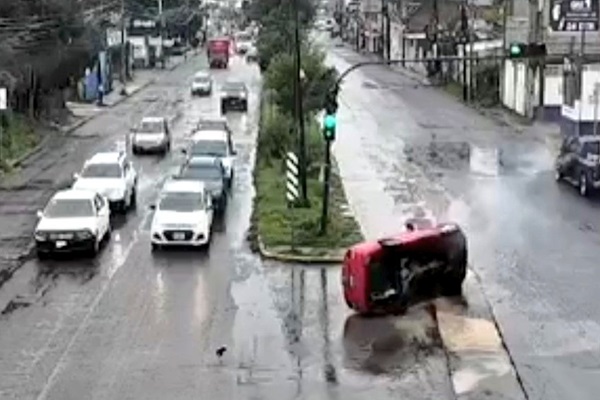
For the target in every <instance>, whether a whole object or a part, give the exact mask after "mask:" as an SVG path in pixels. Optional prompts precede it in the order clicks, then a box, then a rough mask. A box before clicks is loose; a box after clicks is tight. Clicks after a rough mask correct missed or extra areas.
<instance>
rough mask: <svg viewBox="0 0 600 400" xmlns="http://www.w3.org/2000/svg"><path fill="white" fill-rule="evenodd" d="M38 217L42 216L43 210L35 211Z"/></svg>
mask: <svg viewBox="0 0 600 400" xmlns="http://www.w3.org/2000/svg"><path fill="white" fill-rule="evenodd" d="M37 216H38V218H42V217H43V216H44V212H43V211H42V210H38V211H37Z"/></svg>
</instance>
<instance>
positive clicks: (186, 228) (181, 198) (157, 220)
mask: <svg viewBox="0 0 600 400" xmlns="http://www.w3.org/2000/svg"><path fill="white" fill-rule="evenodd" d="M152 208H153V209H154V210H155V213H154V218H153V219H152V228H151V232H152V239H151V240H152V250H157V249H158V248H160V247H162V246H173V245H174V246H193V247H207V246H208V245H209V244H210V238H211V231H212V224H213V205H212V198H211V195H210V193H209V192H208V191H207V190H206V187H205V186H204V183H203V182H201V181H190V180H177V179H175V180H170V181H167V182H166V183H165V185H164V186H163V188H162V191H161V193H160V198H159V200H158V204H157V205H153V206H152Z"/></svg>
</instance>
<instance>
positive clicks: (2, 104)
mask: <svg viewBox="0 0 600 400" xmlns="http://www.w3.org/2000/svg"><path fill="white" fill-rule="evenodd" d="M7 108H8V91H7V90H6V88H0V111H5V110H6V109H7Z"/></svg>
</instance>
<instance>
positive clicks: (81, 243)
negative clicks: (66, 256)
mask: <svg viewBox="0 0 600 400" xmlns="http://www.w3.org/2000/svg"><path fill="white" fill-rule="evenodd" d="M38 217H39V218H40V220H39V222H38V224H37V227H36V228H35V233H34V237H35V244H36V249H37V254H38V257H39V258H45V257H46V256H48V255H50V254H52V253H64V252H73V251H86V252H89V253H90V254H91V255H92V256H95V255H96V254H97V253H98V251H99V249H100V244H101V243H102V241H103V240H104V239H108V237H109V236H110V231H111V229H110V209H109V206H108V201H107V200H106V198H104V197H103V196H101V195H99V194H97V193H94V192H92V191H90V190H75V189H68V190H62V191H59V192H57V193H55V194H54V196H52V198H51V199H50V201H49V202H48V204H47V205H46V208H45V209H44V211H38Z"/></svg>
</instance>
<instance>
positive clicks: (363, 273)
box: [342, 223, 468, 314]
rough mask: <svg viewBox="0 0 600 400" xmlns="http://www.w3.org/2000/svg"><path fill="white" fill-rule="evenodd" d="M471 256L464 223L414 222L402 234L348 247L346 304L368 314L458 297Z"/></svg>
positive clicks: (343, 269) (344, 285)
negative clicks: (468, 250)
mask: <svg viewBox="0 0 600 400" xmlns="http://www.w3.org/2000/svg"><path fill="white" fill-rule="evenodd" d="M467 258H468V257H467V239H466V237H465V235H464V233H463V231H462V230H461V229H460V227H459V226H458V225H456V224H452V223H443V224H429V225H428V224H423V223H418V224H417V223H411V224H410V225H409V226H407V230H406V231H405V232H401V233H400V234H398V235H395V236H392V237H388V238H384V239H381V240H377V241H367V242H363V243H359V244H356V245H354V246H352V247H351V248H350V249H348V251H347V252H346V255H345V257H344V262H343V267H342V285H343V291H344V298H345V300H346V304H347V305H348V307H350V308H352V309H353V310H355V311H357V312H359V313H362V314H386V313H397V312H403V311H404V310H405V309H406V307H408V306H409V305H411V304H414V303H416V302H419V301H423V300H426V299H431V298H434V297H437V296H458V295H460V294H461V293H462V284H463V281H464V279H465V277H466V273H467Z"/></svg>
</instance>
